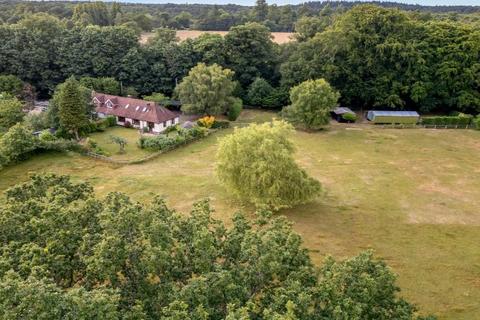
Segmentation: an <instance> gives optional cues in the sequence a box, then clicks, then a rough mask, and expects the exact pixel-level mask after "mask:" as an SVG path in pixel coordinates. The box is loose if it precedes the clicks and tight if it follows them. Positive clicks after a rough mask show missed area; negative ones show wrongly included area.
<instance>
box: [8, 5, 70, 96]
mask: <svg viewBox="0 0 480 320" xmlns="http://www.w3.org/2000/svg"><path fill="white" fill-rule="evenodd" d="M64 31H65V27H64V26H63V25H62V23H61V21H60V20H59V19H57V18H55V17H53V16H51V15H49V14H46V13H37V14H28V15H25V16H24V18H23V19H22V20H20V21H19V22H18V23H17V24H15V25H3V26H0V39H2V45H1V46H0V73H4V74H12V75H16V76H17V77H19V78H21V79H22V80H23V81H26V82H28V83H31V84H32V85H34V86H35V87H36V88H37V89H39V91H40V92H41V93H42V94H44V93H46V92H48V90H51V89H53V88H54V86H55V85H56V84H57V83H58V81H59V79H60V77H61V72H60V68H59V66H58V63H57V59H58V49H59V47H60V39H61V38H62V36H63V34H64Z"/></svg>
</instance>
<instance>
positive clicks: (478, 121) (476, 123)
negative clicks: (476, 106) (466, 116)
mask: <svg viewBox="0 0 480 320" xmlns="http://www.w3.org/2000/svg"><path fill="white" fill-rule="evenodd" d="M472 125H473V127H474V128H475V129H477V130H480V115H477V117H476V118H475V119H472Z"/></svg>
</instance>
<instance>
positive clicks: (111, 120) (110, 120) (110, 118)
mask: <svg viewBox="0 0 480 320" xmlns="http://www.w3.org/2000/svg"><path fill="white" fill-rule="evenodd" d="M104 121H105V123H106V124H107V125H108V126H109V127H114V126H116V125H117V118H115V116H108V117H106V118H105V120H104Z"/></svg>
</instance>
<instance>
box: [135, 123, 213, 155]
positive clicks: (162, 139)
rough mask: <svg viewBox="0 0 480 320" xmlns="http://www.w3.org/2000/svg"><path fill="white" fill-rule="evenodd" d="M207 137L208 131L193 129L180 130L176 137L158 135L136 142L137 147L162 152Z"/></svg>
mask: <svg viewBox="0 0 480 320" xmlns="http://www.w3.org/2000/svg"><path fill="white" fill-rule="evenodd" d="M206 135H208V129H207V128H205V127H193V128H191V129H181V130H179V131H178V135H176V136H173V137H169V136H167V135H163V134H161V135H158V136H155V137H145V136H142V137H140V139H139V140H138V147H139V148H141V149H149V150H153V151H162V150H169V149H174V148H176V147H178V146H180V145H182V144H185V143H187V142H190V141H193V140H195V139H197V138H202V137H205V136H206Z"/></svg>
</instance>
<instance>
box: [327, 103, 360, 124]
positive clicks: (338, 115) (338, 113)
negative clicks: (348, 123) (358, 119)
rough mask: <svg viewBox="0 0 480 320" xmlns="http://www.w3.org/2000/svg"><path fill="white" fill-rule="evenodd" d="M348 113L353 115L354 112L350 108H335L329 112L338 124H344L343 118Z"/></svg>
mask: <svg viewBox="0 0 480 320" xmlns="http://www.w3.org/2000/svg"><path fill="white" fill-rule="evenodd" d="M348 113H349V114H352V115H355V112H353V111H352V110H351V109H350V108H346V107H336V108H335V109H333V110H332V112H331V114H332V117H333V118H334V119H335V120H337V121H338V122H345V119H344V117H343V116H344V115H345V114H348Z"/></svg>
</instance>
